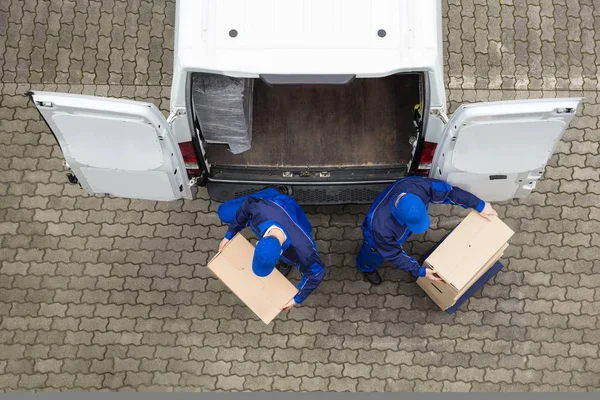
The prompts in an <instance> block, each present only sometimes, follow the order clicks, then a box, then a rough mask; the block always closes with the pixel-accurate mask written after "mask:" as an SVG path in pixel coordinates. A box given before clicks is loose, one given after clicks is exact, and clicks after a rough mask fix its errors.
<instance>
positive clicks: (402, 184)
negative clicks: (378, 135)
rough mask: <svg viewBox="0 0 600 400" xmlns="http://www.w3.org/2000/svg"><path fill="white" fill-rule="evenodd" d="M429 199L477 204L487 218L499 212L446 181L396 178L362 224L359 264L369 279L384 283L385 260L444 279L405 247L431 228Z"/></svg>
mask: <svg viewBox="0 0 600 400" xmlns="http://www.w3.org/2000/svg"><path fill="white" fill-rule="evenodd" d="M430 203H433V204H455V205H459V206H461V207H463V208H474V209H475V210H477V211H478V212H479V213H480V214H481V215H482V216H483V217H485V218H488V219H490V218H492V217H493V216H496V215H497V213H496V211H495V210H494V209H493V208H492V206H491V205H490V204H489V203H486V202H485V201H483V200H481V199H479V198H478V197H477V196H475V195H473V194H471V193H469V192H467V191H465V190H462V189H460V188H458V187H452V186H450V185H449V184H448V183H446V182H444V181H440V180H437V179H430V178H424V177H416V176H413V177H408V178H403V179H400V180H398V181H396V182H394V183H393V184H392V185H390V186H389V187H388V188H387V189H385V190H384V191H383V192H382V193H381V194H380V195H379V196H378V197H377V199H375V202H374V203H373V204H372V205H371V208H370V209H369V211H368V213H367V216H366V218H365V220H364V222H363V224H362V231H363V244H362V248H361V249H360V252H359V254H358V257H357V258H356V265H357V266H358V269H359V270H360V271H361V272H362V273H363V274H364V276H365V278H366V279H367V280H368V281H369V282H371V283H372V284H374V285H379V284H380V283H381V276H380V275H379V273H378V272H377V267H379V266H380V265H381V264H382V263H383V261H384V260H388V261H389V262H391V263H392V264H394V265H395V266H396V267H397V268H399V269H402V270H404V271H407V272H410V273H411V274H412V275H413V276H415V277H422V276H427V277H428V278H430V279H433V280H436V281H441V280H442V279H441V278H440V277H439V276H438V275H437V273H436V271H435V269H432V268H425V267H423V266H421V265H419V263H418V262H417V260H415V259H414V258H412V257H410V256H409V255H408V254H406V252H404V250H403V249H402V243H404V241H405V240H406V239H408V238H409V237H410V235H412V234H413V233H416V234H421V233H424V232H425V231H426V230H427V229H428V228H429V225H430V220H429V214H428V213H427V208H428V206H429V204H430Z"/></svg>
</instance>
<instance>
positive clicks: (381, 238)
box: [373, 232, 427, 277]
mask: <svg viewBox="0 0 600 400" xmlns="http://www.w3.org/2000/svg"><path fill="white" fill-rule="evenodd" d="M373 239H374V241H375V245H376V246H377V250H378V251H379V253H380V254H381V255H382V256H383V257H384V258H385V259H386V260H388V261H389V262H391V263H392V264H394V265H395V266H396V267H397V268H399V269H401V270H403V271H406V272H410V273H411V274H412V275H413V276H416V277H420V276H425V275H426V273H427V269H426V268H425V267H421V266H420V265H419V263H418V262H417V260H415V259H414V258H412V257H410V256H409V255H408V254H406V252H405V251H404V249H403V248H402V245H401V244H399V243H398V239H397V238H395V237H393V236H392V235H387V234H379V233H376V232H373Z"/></svg>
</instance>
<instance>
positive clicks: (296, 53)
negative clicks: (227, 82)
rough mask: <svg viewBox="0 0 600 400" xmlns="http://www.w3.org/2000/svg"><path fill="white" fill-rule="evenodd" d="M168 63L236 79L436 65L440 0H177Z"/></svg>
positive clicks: (372, 73) (374, 73) (364, 73)
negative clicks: (172, 57)
mask: <svg viewBox="0 0 600 400" xmlns="http://www.w3.org/2000/svg"><path fill="white" fill-rule="evenodd" d="M175 29H176V32H175V34H176V41H175V69H176V73H177V70H179V71H181V72H183V71H184V70H185V71H190V70H191V71H194V70H195V71H206V72H216V73H222V74H226V75H230V76H237V77H258V75H259V74H334V75H335V74H355V75H356V76H358V77H378V76H386V75H390V74H392V73H394V72H400V71H414V70H433V69H439V68H441V65H442V60H441V55H442V51H441V45H442V44H441V35H440V33H441V32H440V30H441V5H440V1H439V0H401V1H400V0H288V1H280V0H177V22H176V27H175Z"/></svg>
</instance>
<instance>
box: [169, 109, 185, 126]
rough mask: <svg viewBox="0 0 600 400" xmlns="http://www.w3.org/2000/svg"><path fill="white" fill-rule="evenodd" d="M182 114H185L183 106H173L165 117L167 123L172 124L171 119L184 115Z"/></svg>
mask: <svg viewBox="0 0 600 400" xmlns="http://www.w3.org/2000/svg"><path fill="white" fill-rule="evenodd" d="M184 115H186V111H185V108H173V109H172V110H171V113H170V114H169V116H168V117H167V123H168V124H169V125H172V124H173V121H174V120H175V118H178V117H181V116H184Z"/></svg>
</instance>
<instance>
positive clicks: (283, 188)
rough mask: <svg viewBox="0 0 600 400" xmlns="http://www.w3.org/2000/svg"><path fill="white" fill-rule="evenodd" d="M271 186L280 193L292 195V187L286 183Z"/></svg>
mask: <svg viewBox="0 0 600 400" xmlns="http://www.w3.org/2000/svg"><path fill="white" fill-rule="evenodd" d="M273 188H274V189H276V190H277V191H278V192H279V193H281V194H286V195H288V196H291V195H292V187H291V186H286V185H273Z"/></svg>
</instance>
